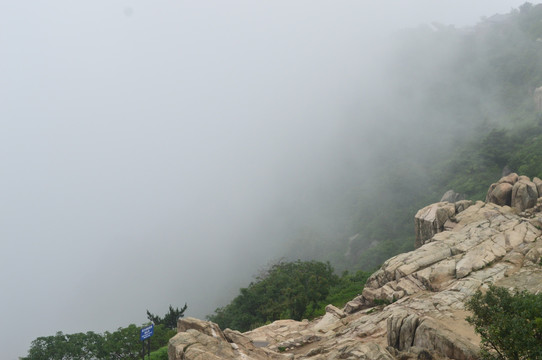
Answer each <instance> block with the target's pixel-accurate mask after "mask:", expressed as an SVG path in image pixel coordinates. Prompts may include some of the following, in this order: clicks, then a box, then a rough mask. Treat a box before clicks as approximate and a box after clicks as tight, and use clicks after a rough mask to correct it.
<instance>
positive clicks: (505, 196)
mask: <svg viewBox="0 0 542 360" xmlns="http://www.w3.org/2000/svg"><path fill="white" fill-rule="evenodd" d="M493 185H494V186H493ZM493 185H492V186H491V187H490V188H489V191H488V192H487V197H486V201H487V202H490V203H493V204H497V205H500V206H505V205H508V206H510V204H512V188H513V187H514V186H513V185H512V184H510V183H508V182H502V183H499V184H493Z"/></svg>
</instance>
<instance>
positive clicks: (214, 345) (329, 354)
mask: <svg viewBox="0 0 542 360" xmlns="http://www.w3.org/2000/svg"><path fill="white" fill-rule="evenodd" d="M451 205H452V208H455V207H454V205H453V204H451ZM463 208H464V206H462V207H461V208H458V212H457V213H455V212H454V213H453V214H450V216H449V219H451V221H450V222H449V223H448V226H447V230H444V231H442V230H441V229H438V228H437V230H436V231H437V233H435V234H434V235H433V236H431V237H430V238H427V239H425V240H424V241H423V242H424V244H423V245H422V246H421V247H419V248H417V249H416V250H413V251H410V252H407V253H404V254H400V255H398V256H395V257H393V258H391V259H389V260H387V261H386V262H385V263H384V265H383V266H382V267H381V268H380V269H379V270H378V271H377V272H375V273H374V274H373V275H372V276H371V277H370V278H369V280H368V281H367V284H366V286H365V289H364V290H363V293H362V294H361V295H360V296H358V297H357V298H355V299H353V300H352V301H351V302H349V303H348V304H347V305H346V306H345V307H344V309H342V310H340V309H337V308H335V307H333V306H328V308H327V309H326V310H327V312H326V315H324V316H323V317H321V318H318V319H315V320H314V321H311V322H308V321H301V322H299V321H293V320H281V321H277V322H274V323H272V324H270V325H267V326H263V327H261V328H258V329H255V330H253V331H250V332H247V333H244V334H241V333H239V332H236V331H232V330H224V331H222V330H220V329H219V328H218V327H217V326H216V325H213V323H207V322H202V321H199V320H195V319H189V320H187V321H185V320H180V321H179V325H178V330H179V333H178V334H177V335H176V336H175V337H173V338H172V339H171V340H170V345H169V358H170V359H171V360H180V359H184V360H191V359H196V358H198V356H203V357H204V358H206V359H215V358H216V359H219V358H220V359H311V360H324V359H390V360H391V359H409V358H419V359H420V358H421V359H430V358H433V359H444V358H450V359H477V358H478V352H479V347H478V344H479V340H480V339H479V337H478V336H477V335H476V334H475V333H474V330H473V328H472V327H471V326H470V325H469V324H468V323H467V322H466V321H465V317H466V316H467V314H468V313H467V312H466V311H465V305H464V302H465V300H466V299H468V298H469V297H470V296H471V295H473V294H474V293H475V292H476V291H477V290H478V289H484V288H487V287H488V286H489V285H490V284H495V285H498V286H506V287H508V288H514V289H519V290H528V291H531V292H536V291H540V290H542V268H541V266H540V265H539V261H540V257H541V254H542V231H541V230H540V229H541V228H542V213H540V212H537V211H536V209H537V208H534V209H531V210H527V211H522V212H519V211H518V210H516V209H513V208H511V207H509V206H499V205H496V204H492V203H484V202H481V201H478V202H476V203H475V204H473V205H471V206H469V207H467V208H466V209H464V210H463ZM538 208H539V207H538ZM424 356H425V357H424Z"/></svg>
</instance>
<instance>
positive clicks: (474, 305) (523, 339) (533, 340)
mask: <svg viewBox="0 0 542 360" xmlns="http://www.w3.org/2000/svg"><path fill="white" fill-rule="evenodd" d="M467 309H469V310H471V311H472V312H473V315H472V316H471V317H469V318H467V321H469V323H471V324H472V325H474V327H475V330H476V332H477V333H479V334H480V336H481V337H482V354H481V355H482V358H483V359H485V360H508V359H509V360H521V359H525V360H526V359H542V294H536V295H535V294H531V293H528V292H525V291H522V292H516V293H513V294H512V293H510V292H509V291H508V290H506V289H505V288H499V287H495V286H491V287H490V288H489V290H488V291H487V292H486V293H485V294H483V293H482V292H481V291H478V292H477V293H476V294H475V295H474V296H473V297H472V298H471V299H470V300H469V301H468V302H467Z"/></svg>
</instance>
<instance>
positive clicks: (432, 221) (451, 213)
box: [414, 200, 472, 247]
mask: <svg viewBox="0 0 542 360" xmlns="http://www.w3.org/2000/svg"><path fill="white" fill-rule="evenodd" d="M470 205H472V201H470V200H460V201H457V202H455V203H450V202H438V203H436V204H431V205H428V206H426V207H424V208H423V209H420V210H418V212H417V213H416V215H415V216H414V230H415V232H416V244H415V246H416V247H420V246H422V245H423V244H425V243H426V241H427V240H429V239H431V238H432V237H433V236H434V235H435V234H437V233H439V232H442V231H444V230H445V229H446V230H450V229H451V228H453V227H454V226H455V215H456V214H458V213H460V212H461V211H463V210H465V209H466V208H468V207H469V206H470Z"/></svg>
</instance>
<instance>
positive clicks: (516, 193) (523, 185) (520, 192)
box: [511, 178, 538, 212]
mask: <svg viewBox="0 0 542 360" xmlns="http://www.w3.org/2000/svg"><path fill="white" fill-rule="evenodd" d="M537 199H538V190H537V186H536V184H535V183H534V182H532V181H530V180H529V178H526V179H525V178H521V179H520V180H518V181H517V182H516V183H515V184H514V187H513V188H512V203H511V206H512V208H514V209H516V210H517V211H520V212H521V211H524V210H526V209H530V208H533V207H534V206H535V205H536V200H537Z"/></svg>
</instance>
